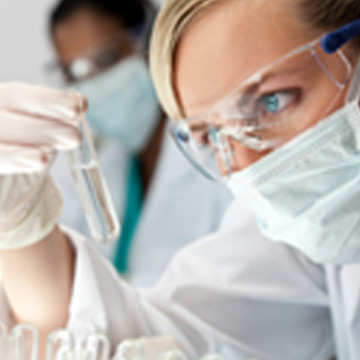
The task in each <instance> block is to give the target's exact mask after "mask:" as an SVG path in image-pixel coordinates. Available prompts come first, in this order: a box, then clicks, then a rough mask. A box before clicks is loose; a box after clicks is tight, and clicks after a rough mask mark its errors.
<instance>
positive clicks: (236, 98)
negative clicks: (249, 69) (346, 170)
mask: <svg viewBox="0 0 360 360" xmlns="http://www.w3.org/2000/svg"><path fill="white" fill-rule="evenodd" d="M359 33H360V19H359V20H357V21H354V22H351V23H349V24H347V25H345V26H343V27H341V28H339V29H337V30H335V31H333V32H331V33H328V34H325V35H323V36H322V37H320V38H318V39H316V40H314V41H312V42H310V43H307V44H305V45H303V46H301V47H299V48H297V49H295V50H293V51H291V52H290V53H288V54H286V55H285V56H283V57H281V58H280V59H278V60H276V61H275V62H273V63H271V64H270V65H268V66H266V67H264V68H262V69H261V70H259V71H257V72H256V73H255V74H253V75H252V76H250V77H249V78H247V79H246V80H245V81H243V82H242V83H241V84H240V85H239V86H238V87H236V88H235V89H234V90H233V91H232V92H231V93H230V94H228V95H227V96H226V97H225V98H224V99H223V100H221V101H220V102H219V103H217V104H216V105H215V106H214V107H213V108H211V109H210V110H207V111H205V112H203V113H201V114H198V115H195V116H191V117H188V118H184V119H181V120H180V121H177V122H173V123H172V125H171V133H172V135H173V137H174V139H175V141H176V143H177V144H178V146H179V148H180V149H181V150H182V152H183V153H184V154H185V156H186V157H187V158H188V159H189V161H190V162H191V163H192V164H193V165H194V166H195V167H196V168H197V169H198V170H200V171H201V172H202V173H203V174H205V175H206V176H207V177H209V178H211V179H217V180H218V179H222V178H224V176H226V175H227V176H230V175H231V174H232V173H234V172H237V171H240V170H242V169H243V168H244V167H246V164H244V162H243V156H242V154H244V151H246V152H247V154H249V152H251V153H252V157H253V159H259V158H261V157H262V156H263V155H265V154H267V153H269V152H271V151H273V150H275V149H276V148H278V147H280V146H282V145H283V144H285V143H286V142H288V141H289V140H290V139H292V138H294V137H295V136H296V135H298V134H300V133H301V132H303V131H304V130H306V129H307V128H309V127H311V126H312V125H314V124H315V123H316V122H318V121H319V120H320V119H322V118H323V117H325V116H327V115H328V114H330V113H331V112H332V111H334V110H335V108H338V107H339V106H338V102H339V99H341V95H342V94H343V93H344V90H345V89H347V88H348V85H349V82H350V80H351V79H352V77H353V74H354V70H353V66H352V65H351V63H350V61H349V60H348V58H347V57H346V56H345V54H344V52H343V51H342V50H341V47H342V46H343V45H345V44H346V43H348V42H349V41H350V40H351V39H353V38H354V37H355V36H357V35H358V34H359ZM255 161H256V160H255Z"/></svg>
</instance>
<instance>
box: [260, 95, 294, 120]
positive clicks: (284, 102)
mask: <svg viewBox="0 0 360 360" xmlns="http://www.w3.org/2000/svg"><path fill="white" fill-rule="evenodd" d="M296 95H297V91H296V90H286V91H277V92H274V93H270V94H266V95H263V96H262V97H261V98H260V99H259V100H258V106H259V112H260V114H261V116H268V115H276V114H278V113H280V112H282V111H283V110H285V109H286V108H287V107H288V106H289V105H290V104H291V103H292V102H293V101H294V100H295V97H296Z"/></svg>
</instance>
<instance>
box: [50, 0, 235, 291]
mask: <svg viewBox="0 0 360 360" xmlns="http://www.w3.org/2000/svg"><path fill="white" fill-rule="evenodd" d="M155 13H156V11H155V8H154V7H153V5H151V3H149V2H147V1H146V0H133V1H131V2H130V3H129V2H128V1H124V0H121V1H118V0H62V1H60V2H59V3H58V4H57V5H56V6H55V7H54V9H53V11H52V13H51V16H50V31H51V38H52V40H53V42H54V46H55V50H56V52H57V57H58V60H57V66H56V68H55V69H57V71H58V72H60V73H61V75H62V77H63V78H64V80H65V83H66V85H67V86H73V87H76V88H77V89H78V90H79V91H81V92H82V93H83V94H84V95H85V96H86V97H87V99H88V101H89V111H88V114H87V120H88V122H89V124H90V126H91V128H92V129H93V130H94V132H95V134H96V138H97V140H96V142H97V144H98V156H99V161H100V166H101V168H102V169H103V172H104V176H105V179H106V181H107V182H108V184H109V187H110V193H111V195H112V198H113V200H114V202H115V206H116V209H117V213H118V216H119V218H120V219H121V222H122V233H121V235H120V238H119V240H118V241H117V243H115V244H111V245H103V244H101V245H100V246H98V245H97V244H95V245H97V248H98V249H99V251H100V252H102V253H103V254H105V255H106V256H107V257H108V258H109V259H110V260H111V261H112V262H113V263H114V265H115V267H116V268H117V270H118V271H119V272H120V273H121V274H123V275H124V276H127V277H128V278H129V279H130V280H131V282H132V283H134V284H136V285H142V286H144V285H151V284H153V283H154V282H155V281H156V280H157V279H158V278H159V276H160V274H161V273H162V272H163V270H164V268H165V266H166V264H167V263H168V261H169V259H170V258H171V257H172V255H173V254H174V253H175V252H176V251H177V250H179V249H180V248H182V247H183V246H185V245H186V244H188V243H189V242H190V241H192V240H194V239H196V238H198V237H200V236H203V235H205V234H207V233H209V232H212V231H213V230H215V229H216V228H217V227H218V224H219V221H220V219H221V217H222V214H223V212H224V210H225V208H226V207H227V205H228V204H229V202H230V195H229V194H228V193H227V192H226V191H225V190H223V189H221V188H220V187H219V186H218V185H216V184H213V183H210V182H208V181H206V179H203V178H202V177H201V176H199V174H198V173H197V172H196V171H194V170H193V169H192V168H191V166H189V164H188V163H187V162H186V160H184V159H183V158H182V155H181V154H180V152H179V150H178V149H177V148H176V146H175V145H174V143H173V141H172V139H171V138H170V135H169V132H168V129H167V124H166V119H165V115H164V113H163V112H162V111H161V108H160V106H159V104H158V101H157V98H156V94H155V92H154V89H153V86H152V82H151V78H150V74H149V71H148V69H147V64H146V57H147V46H148V37H149V34H150V31H151V28H152V23H153V19H154V16H155ZM67 168H68V164H67V160H66V159H65V158H60V160H59V161H58V163H57V164H56V165H55V167H54V170H53V173H54V176H55V178H56V179H57V181H58V182H59V183H60V184H61V187H62V189H63V194H64V209H63V212H62V214H63V215H62V218H61V222H63V223H65V224H67V225H69V226H71V227H73V228H74V229H77V230H79V231H81V232H86V231H87V227H86V223H85V219H84V214H83V210H82V208H81V206H80V204H79V202H78V199H77V194H76V189H75V187H74V184H73V179H72V177H71V175H70V173H69V171H67ZM195 199H196V200H195ZM197 214H202V216H201V218H199V219H198V220H197V221H195V222H194V221H193V219H194V217H195V216H196V215H197Z"/></svg>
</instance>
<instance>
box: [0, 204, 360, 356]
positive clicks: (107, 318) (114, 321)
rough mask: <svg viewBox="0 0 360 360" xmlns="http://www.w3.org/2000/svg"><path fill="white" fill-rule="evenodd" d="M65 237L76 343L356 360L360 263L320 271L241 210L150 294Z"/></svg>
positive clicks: (178, 260) (176, 262) (181, 258)
mask: <svg viewBox="0 0 360 360" xmlns="http://www.w3.org/2000/svg"><path fill="white" fill-rule="evenodd" d="M234 220H236V222H237V223H238V224H237V226H235V227H234V226H233V223H234ZM175 231H176V230H175ZM68 233H69V236H70V238H71V239H72V242H73V245H74V248H75V250H76V258H77V260H76V267H75V279H74V284H73V292H72V299H71V303H70V307H69V319H68V328H69V329H70V330H71V331H73V332H74V333H75V334H76V335H77V336H79V337H81V336H84V335H85V334H87V333H88V332H89V331H92V330H95V329H96V330H100V331H104V332H106V333H107V334H108V336H109V337H110V339H111V342H112V344H113V345H115V344H117V343H118V342H120V341H121V340H123V339H125V338H128V337H132V338H133V337H139V336H159V335H171V336H173V337H174V338H175V339H176V340H177V341H178V342H179V343H180V344H181V346H182V347H183V348H184V349H185V350H186V351H187V352H188V354H189V355H190V356H191V359H198V358H199V357H200V356H201V355H203V354H205V353H207V352H209V351H217V352H220V353H222V354H223V355H224V357H225V359H227V360H243V359H248V358H249V357H253V358H256V359H260V360H261V359H262V360H328V359H330V358H331V357H332V356H333V355H334V354H335V344H336V343H339V344H340V345H341V347H342V349H341V351H342V354H344V355H339V354H338V355H339V356H338V359H339V360H359V359H360V341H359V339H360V307H359V300H360V291H359V290H360V266H359V265H352V266H344V267H341V268H335V267H323V266H318V265H315V264H314V263H312V262H311V261H310V260H308V259H307V258H305V257H304V256H303V255H301V254H300V253H299V252H298V251H297V250H295V249H292V248H290V247H289V246H287V245H285V244H282V243H277V242H272V241H269V240H268V239H265V238H264V237H263V236H261V235H260V234H259V232H258V230H257V228H256V226H255V222H254V219H253V217H252V215H251V214H249V212H248V211H247V210H244V209H243V208H241V206H240V204H237V203H235V204H234V205H233V206H232V207H231V208H230V210H229V212H228V214H227V216H226V217H225V221H224V226H223V227H222V228H221V229H220V231H219V232H217V233H214V234H213V235H209V236H207V237H205V238H203V239H201V240H198V241H196V242H193V243H192V244H190V245H188V246H187V247H186V248H184V249H183V250H182V251H181V252H180V253H178V254H177V255H176V256H175V258H174V259H173V260H172V261H171V264H170V266H169V267H168V269H167V271H166V272H165V273H164V275H163V277H162V278H161V279H160V281H159V282H158V284H157V285H156V286H155V287H153V288H152V289H147V290H136V289H135V288H133V287H131V286H130V285H128V284H127V283H125V282H124V281H122V280H121V279H120V278H119V277H118V276H117V274H116V272H115V271H114V269H113V268H112V266H111V265H110V263H108V262H107V261H106V260H105V259H104V258H103V257H100V256H99V255H98V253H97V252H96V251H95V250H94V249H93V248H92V246H91V245H90V243H89V242H88V241H87V240H86V239H85V238H83V237H82V236H80V235H78V234H76V233H74V232H71V231H68ZM3 310H4V309H3ZM7 314H8V312H7V311H4V313H3V314H2V319H5V318H6V315H7ZM333 324H334V325H333Z"/></svg>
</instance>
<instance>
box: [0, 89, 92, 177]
mask: <svg viewBox="0 0 360 360" xmlns="http://www.w3.org/2000/svg"><path fill="white" fill-rule="evenodd" d="M85 110H86V100H85V99H84V98H83V97H82V96H81V95H80V94H67V93H64V92H60V91H57V90H53V89H49V88H47V87H43V86H35V85H28V84H23V83H3V84H0V159H1V163H2V166H1V169H0V171H1V174H15V173H27V172H36V171H40V170H42V169H44V168H45V167H46V165H47V164H48V163H49V162H50V160H51V159H52V158H53V154H54V152H55V151H56V150H68V149H72V148H75V147H76V146H78V145H79V144H80V142H81V132H80V131H79V129H78V122H79V118H80V116H79V115H80V114H82V113H84V111H85Z"/></svg>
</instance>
